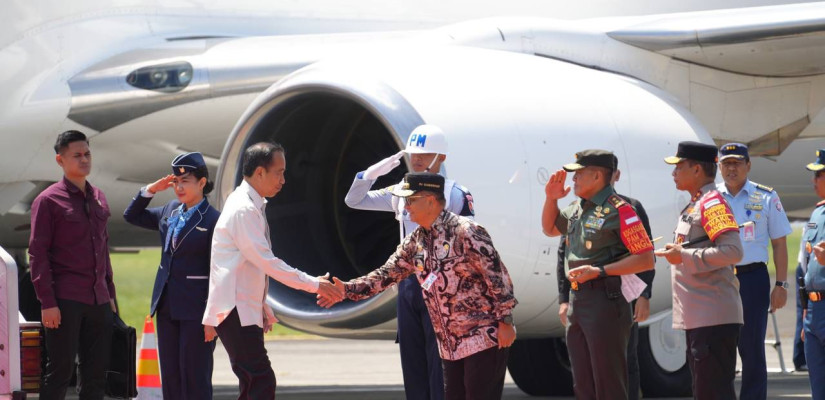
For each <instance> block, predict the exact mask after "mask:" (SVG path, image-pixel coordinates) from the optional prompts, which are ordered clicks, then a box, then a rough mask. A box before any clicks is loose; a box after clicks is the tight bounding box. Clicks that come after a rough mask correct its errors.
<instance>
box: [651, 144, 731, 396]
mask: <svg viewBox="0 0 825 400" xmlns="http://www.w3.org/2000/svg"><path fill="white" fill-rule="evenodd" d="M716 151H717V149H716V147H715V146H711V145H708V144H703V143H697V142H681V143H679V149H678V151H677V153H676V156H674V157H668V158H666V159H665V162H666V163H668V164H678V163H679V162H681V161H682V160H694V161H701V162H716V159H717V158H716ZM692 195H693V197H692V198H691V200H690V203H688V205H687V206H686V207H685V208H684V209H683V210H682V212H681V215H680V216H679V222H678V223H677V224H676V231H675V232H674V236H675V237H674V243H677V244H681V245H682V247H683V249H682V252H681V256H682V262H681V263H680V264H678V265H672V266H671V268H670V271H671V276H672V285H673V329H684V330H685V338H686V341H687V350H686V356H687V362H688V365H689V366H690V372H691V375H692V378H693V397H694V398H696V399H734V400H735V399H736V391H735V389H734V378H735V376H736V345H737V343H738V341H739V328H740V327H741V326H742V323H743V318H742V301H741V299H740V296H739V282H738V281H737V279H736V275H735V274H734V271H733V268H734V266H735V265H736V263H738V262H739V260H741V259H742V254H743V252H742V242H741V240H740V239H739V227H738V225H737V224H736V219H735V217H734V216H733V212H732V211H731V209H730V206H729V205H728V202H727V201H725V198H724V197H723V196H722V194H721V193H719V192H718V191H717V190H716V185H715V184H714V183H713V182H710V183H708V184H706V185H704V186H702V187H701V188H700V189H699V191H698V192H697V193H692Z"/></svg>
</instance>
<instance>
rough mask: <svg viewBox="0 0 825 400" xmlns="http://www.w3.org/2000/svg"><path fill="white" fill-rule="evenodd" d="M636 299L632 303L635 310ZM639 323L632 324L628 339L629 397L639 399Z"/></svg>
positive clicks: (629, 399) (633, 399) (632, 399)
mask: <svg viewBox="0 0 825 400" xmlns="http://www.w3.org/2000/svg"><path fill="white" fill-rule="evenodd" d="M635 305H636V301H635V300H634V301H633V302H632V303H631V308H632V309H634V310H635ZM640 379H641V373H640V372H639V324H638V323H636V322H634V323H633V325H631V326H630V337H629V339H628V341H627V399H628V400H639V382H640Z"/></svg>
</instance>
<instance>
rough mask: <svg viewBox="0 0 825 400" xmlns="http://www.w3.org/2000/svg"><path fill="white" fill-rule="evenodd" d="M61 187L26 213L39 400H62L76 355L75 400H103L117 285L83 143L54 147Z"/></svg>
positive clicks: (102, 208)
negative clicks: (41, 337) (40, 368)
mask: <svg viewBox="0 0 825 400" xmlns="http://www.w3.org/2000/svg"><path fill="white" fill-rule="evenodd" d="M54 150H55V152H56V153H57V156H56V157H55V159H56V161H57V164H58V165H60V167H62V168H63V179H62V180H61V181H60V182H57V183H55V184H53V185H51V186H49V187H48V188H47V189H46V190H44V191H43V192H42V193H40V194H39V195H38V196H37V198H36V199H35V200H34V203H32V208H31V216H32V223H31V238H30V240H29V260H30V263H31V273H32V283H34V290H35V292H36V293H37V298H38V299H39V300H40V303H41V315H42V318H41V321H42V322H43V327H44V328H45V331H46V351H47V352H48V355H49V359H48V363H47V365H46V373H45V375H44V377H43V387H42V388H41V390H40V398H41V399H63V398H65V397H66V389H67V388H68V386H69V381H70V380H71V378H72V371H73V370H74V361H75V356H76V355H77V354H78V353H79V355H80V363H79V365H80V371H79V373H78V385H77V386H78V388H77V390H78V392H79V394H80V398H81V399H84V400H85V399H103V395H104V389H105V386H106V377H105V369H106V365H107V364H108V361H109V348H110V346H111V337H112V318H113V317H112V315H113V312H116V311H117V310H116V309H115V301H114V299H115V285H114V282H113V281H112V265H111V263H110V261H109V249H108V244H107V243H108V240H109V233H108V232H107V230H106V221H107V220H108V219H109V215H110V214H109V204H108V203H107V202H106V196H104V195H103V192H101V191H100V190H99V189H97V188H95V187H93V186H92V185H91V184H89V182H87V181H86V177H87V176H88V175H89V172H90V171H91V168H92V154H91V152H90V151H89V141H88V140H87V139H86V135H84V134H83V133H81V132H78V131H66V132H63V133H61V134H60V135H58V137H57V142H56V143H55V145H54Z"/></svg>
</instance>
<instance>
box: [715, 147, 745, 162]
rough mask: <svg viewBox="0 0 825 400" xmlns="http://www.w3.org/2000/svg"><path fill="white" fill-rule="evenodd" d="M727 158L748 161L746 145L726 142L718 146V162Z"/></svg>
mask: <svg viewBox="0 0 825 400" xmlns="http://www.w3.org/2000/svg"><path fill="white" fill-rule="evenodd" d="M729 158H734V159H737V160H744V161H750V159H751V157H750V155H749V154H748V146H745V145H744V144H742V143H728V144H726V145H724V146H722V147H720V148H719V162H722V161H725V160H727V159H729Z"/></svg>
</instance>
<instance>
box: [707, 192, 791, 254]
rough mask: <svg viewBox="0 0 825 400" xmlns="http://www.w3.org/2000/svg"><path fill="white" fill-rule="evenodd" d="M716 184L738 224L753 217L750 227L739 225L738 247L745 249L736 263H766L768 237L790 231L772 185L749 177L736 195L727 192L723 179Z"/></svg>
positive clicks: (771, 238)
mask: <svg viewBox="0 0 825 400" xmlns="http://www.w3.org/2000/svg"><path fill="white" fill-rule="evenodd" d="M716 188H717V189H718V190H719V192H720V193H722V195H723V196H725V200H727V201H728V204H730V208H731V210H733V216H734V217H735V218H736V222H737V223H738V224H739V225H742V224H744V223H745V222H747V221H753V223H754V224H755V226H754V229H753V231H750V230H747V229H744V228H740V229H739V238H740V239H742V250H743V251H744V253H745V254H744V256H743V257H742V261H740V262H739V265H746V264H751V263H757V262H764V263H767V262H768V245H769V244H770V241H771V240H773V239H779V238H781V237H785V236H788V235H790V234H791V232H793V229H791V224H790V223H789V222H788V216H787V215H785V209H784V208H782V203H781V202H780V201H779V195H778V194H777V193H776V192H775V191H774V190H773V189H772V188H770V187H767V186H764V185H760V184H757V183H754V182H753V181H750V180H749V181H747V182H745V185H744V186H743V187H742V190H740V191H739V193H737V194H736V196H732V195H731V194H730V192H728V188H727V187H726V186H725V183H724V182H722V183H719V184H717V185H716Z"/></svg>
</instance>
